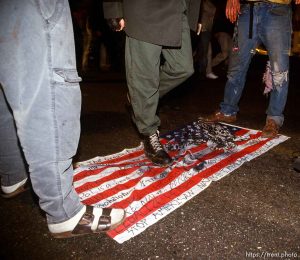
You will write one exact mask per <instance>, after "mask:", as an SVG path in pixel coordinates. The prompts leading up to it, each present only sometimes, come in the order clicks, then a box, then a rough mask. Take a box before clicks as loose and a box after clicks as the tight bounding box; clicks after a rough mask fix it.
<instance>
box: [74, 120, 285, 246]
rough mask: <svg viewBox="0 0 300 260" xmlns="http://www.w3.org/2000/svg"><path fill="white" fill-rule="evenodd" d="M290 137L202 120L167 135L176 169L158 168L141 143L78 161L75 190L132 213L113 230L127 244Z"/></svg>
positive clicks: (94, 201)
mask: <svg viewBox="0 0 300 260" xmlns="http://www.w3.org/2000/svg"><path fill="white" fill-rule="evenodd" d="M287 139H288V137H287V136H284V135H278V136H277V137H276V138H273V139H268V138H262V137H261V131H257V130H251V129H245V128H241V127H238V126H233V125H227V124H222V123H205V122H203V121H201V120H199V121H195V122H192V123H190V124H188V125H185V126H184V127H182V128H180V129H177V130H174V131H172V132H170V133H168V134H166V135H163V136H161V142H162V144H163V145H164V147H165V149H166V150H167V151H168V153H169V154H170V156H171V157H172V158H173V159H174V161H173V163H172V164H171V165H170V166H168V167H159V166H155V165H153V164H152V163H151V162H150V161H149V160H148V159H147V158H146V157H145V154H144V151H143V146H142V144H141V145H140V146H138V147H136V148H133V149H125V150H123V151H121V152H119V153H116V154H112V155H108V156H103V157H95V158H93V159H90V160H88V161H84V162H80V163H77V165H76V169H75V173H74V187H75V189H76V191H77V193H78V194H79V196H80V199H81V201H82V202H83V203H84V204H87V205H94V206H96V205H97V206H99V207H116V208H123V209H125V210H126V219H125V221H124V223H123V224H122V225H120V226H118V227H117V228H115V229H114V230H111V231H109V232H108V235H109V236H110V237H112V238H113V239H115V240H116V241H117V242H118V243H123V242H124V241H126V240H129V239H130V238H132V237H134V236H136V235H138V234H140V233H141V232H143V231H144V230H145V229H146V228H148V227H149V226H151V225H152V224H154V223H156V222H157V221H158V220H160V219H162V218H164V217H165V216H167V215H168V214H169V213H171V212H172V211H174V210H175V209H177V208H178V207H180V206H182V205H183V204H184V203H185V202H187V201H188V200H190V199H191V198H193V197H194V196H196V195H197V194H199V193H200V192H201V191H202V190H204V189H205V188H207V187H208V186H209V184H210V183H211V182H212V181H218V180H220V179H221V178H222V177H224V176H226V175H227V174H229V173H230V172H232V171H233V170H235V169H237V168H238V167H240V166H241V165H242V164H243V163H244V162H248V161H250V160H252V159H254V158H255V157H257V156H259V155H261V154H263V153H265V152H266V151H268V150H269V149H271V148H273V147H274V146H276V145H278V144H279V143H281V142H284V141H285V140H287Z"/></svg>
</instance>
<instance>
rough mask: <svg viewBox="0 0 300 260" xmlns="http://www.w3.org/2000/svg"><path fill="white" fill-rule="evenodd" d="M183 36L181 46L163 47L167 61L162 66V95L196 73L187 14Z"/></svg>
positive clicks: (184, 16) (160, 91)
mask: <svg viewBox="0 0 300 260" xmlns="http://www.w3.org/2000/svg"><path fill="white" fill-rule="evenodd" d="M181 38H182V42H181V47H180V48H163V49H162V54H163V56H164V58H165V62H164V64H163V65H162V66H161V68H160V83H159V96H160V97H162V96H164V95H165V94H167V93H168V92H169V91H170V90H172V89H173V88H175V87H177V86H178V85H180V84H181V83H183V82H184V81H185V80H186V79H188V78H189V77H190V76H191V75H192V74H193V73H194V68H193V53H192V44H191V36H190V28H189V25H188V21H187V17H186V15H183V17H182V36H181Z"/></svg>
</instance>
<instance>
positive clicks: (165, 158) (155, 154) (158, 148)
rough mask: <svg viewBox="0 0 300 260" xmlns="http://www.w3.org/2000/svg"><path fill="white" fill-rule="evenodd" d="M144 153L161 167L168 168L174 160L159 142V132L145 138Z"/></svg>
mask: <svg viewBox="0 0 300 260" xmlns="http://www.w3.org/2000/svg"><path fill="white" fill-rule="evenodd" d="M143 144H144V151H145V154H146V156H147V157H148V159H149V160H151V161H152V162H153V163H154V164H156V165H159V166H167V165H169V164H171V163H172V158H171V157H170V156H169V155H168V153H167V152H166V151H165V150H164V148H163V146H162V145H161V143H160V141H159V132H158V131H157V132H156V133H154V134H152V135H149V136H144V137H143Z"/></svg>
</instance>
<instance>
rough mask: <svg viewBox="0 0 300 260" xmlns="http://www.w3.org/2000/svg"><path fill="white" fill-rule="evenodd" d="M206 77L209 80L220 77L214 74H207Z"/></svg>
mask: <svg viewBox="0 0 300 260" xmlns="http://www.w3.org/2000/svg"><path fill="white" fill-rule="evenodd" d="M206 77H207V78H208V79H217V78H218V76H217V75H216V74H214V73H213V72H211V73H208V74H206Z"/></svg>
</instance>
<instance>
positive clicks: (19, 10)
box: [0, 0, 83, 223]
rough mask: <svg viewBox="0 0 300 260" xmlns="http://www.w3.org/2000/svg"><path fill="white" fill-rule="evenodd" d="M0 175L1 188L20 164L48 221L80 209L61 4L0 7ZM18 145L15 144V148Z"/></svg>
mask: <svg viewBox="0 0 300 260" xmlns="http://www.w3.org/2000/svg"><path fill="white" fill-rule="evenodd" d="M0 24H1V26H0V39H1V41H0V54H1V59H0V84H1V86H0V173H1V182H2V185H4V186H10V185H13V184H15V183H17V182H19V181H20V180H22V179H24V178H25V177H26V163H25V162H24V160H23V157H22V152H21V150H20V149H19V148H20V147H22V151H23V153H24V155H25V158H26V162H27V163H28V165H29V177H30V179H31V183H32V187H33V189H34V192H35V193H36V194H37V196H38V197H39V203H40V207H41V208H42V209H43V210H44V211H45V212H46V215H47V221H48V223H60V222H63V221H66V220H68V219H70V218H71V217H73V216H74V215H75V214H76V213H78V212H79V211H80V209H81V208H82V207H83V205H82V203H81V202H80V200H79V196H78V194H77V193H76V192H75V190H74V187H73V186H72V181H73V168H72V157H73V156H74V155H75V153H76V150H77V147H78V141H79V135H80V109H81V92H80V87H79V81H80V80H81V79H80V77H78V74H77V70H76V61H75V48H74V36H73V27H72V20H71V15H70V9H69V4H68V1H67V0H52V1H43V0H23V1H19V0H1V1H0ZM19 142H20V144H19Z"/></svg>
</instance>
